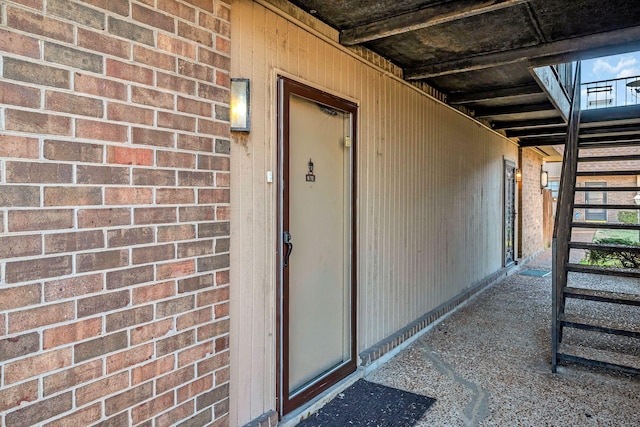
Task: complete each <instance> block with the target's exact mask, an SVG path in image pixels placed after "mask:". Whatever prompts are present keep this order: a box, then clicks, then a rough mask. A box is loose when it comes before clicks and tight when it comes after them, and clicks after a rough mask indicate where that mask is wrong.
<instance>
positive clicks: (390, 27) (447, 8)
mask: <svg viewBox="0 0 640 427" xmlns="http://www.w3.org/2000/svg"><path fill="white" fill-rule="evenodd" d="M527 1H528V0H484V1H477V0H461V1H456V2H449V3H444V4H439V5H436V6H429V7H426V8H424V9H419V10H416V11H413V12H407V13H403V14H401V15H396V16H392V17H390V18H387V19H384V20H382V21H376V22H372V23H370V24H365V25H361V26H359V27H354V28H348V29H346V30H342V31H341V32H340V43H342V44H343V45H345V46H354V45H357V44H361V43H366V42H369V41H372V40H377V39H381V38H385V37H391V36H395V35H398V34H403V33H408V32H410V31H416V30H420V29H423V28H428V27H433V26H435V25H439V24H443V23H445V22H451V21H457V20H459V19H463V18H468V17H470V16H475V15H480V14H483V13H487V12H493V11H494V10H499V9H504V8H507V7H511V6H514V5H517V4H521V3H526V2H527Z"/></svg>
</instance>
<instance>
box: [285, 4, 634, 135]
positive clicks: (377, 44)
mask: <svg viewBox="0 0 640 427" xmlns="http://www.w3.org/2000/svg"><path fill="white" fill-rule="evenodd" d="M291 2H292V3H294V4H296V5H297V6H299V7H301V8H302V9H304V10H306V11H308V12H309V13H311V14H312V15H314V16H316V17H317V18H319V19H321V20H322V21H324V22H326V23H328V24H329V25H331V26H332V27H334V28H336V29H337V30H338V31H339V32H340V42H341V43H342V44H344V45H347V46H354V45H363V46H365V47H367V48H369V49H371V50H373V51H375V52H377V53H379V54H380V55H382V56H383V57H385V58H387V59H389V60H390V61H391V62H393V63H395V64H396V65H398V66H400V67H402V68H403V70H404V77H405V79H407V80H413V81H424V82H426V83H427V84H429V85H431V86H433V87H435V88H437V89H439V90H440V91H441V92H444V93H445V94H447V95H448V102H449V103H451V104H453V105H464V106H465V107H467V108H469V109H471V110H473V111H474V112H475V115H476V117H481V118H484V119H486V120H488V121H489V122H491V123H492V125H493V126H494V127H495V128H496V129H503V130H505V131H506V132H507V135H508V136H513V137H520V135H522V134H523V133H524V134H525V135H526V136H525V138H527V145H534V143H535V142H536V141H537V139H536V138H537V137H536V136H535V132H536V129H539V130H541V132H542V135H541V139H540V142H541V145H546V144H547V143H552V142H553V143H555V144H557V141H558V140H559V139H561V138H560V137H561V136H562V134H563V132H564V130H563V129H565V127H564V126H563V125H564V120H563V119H562V116H561V114H560V113H559V112H558V111H557V110H556V109H555V107H554V106H553V104H552V103H551V102H549V101H548V100H547V97H546V94H545V92H544V91H543V90H542V89H541V88H540V87H539V86H538V83H537V81H536V80H535V79H534V77H533V75H532V73H531V71H530V69H531V68H532V67H535V66H543V65H554V64H559V63H563V62H570V61H573V60H578V59H587V58H595V57H600V56H605V55H610V54H615V53H624V52H631V51H637V50H640V2H638V0H605V1H603V0H378V1H371V0H333V1H326V0H292V1H291ZM527 132H528V133H527Z"/></svg>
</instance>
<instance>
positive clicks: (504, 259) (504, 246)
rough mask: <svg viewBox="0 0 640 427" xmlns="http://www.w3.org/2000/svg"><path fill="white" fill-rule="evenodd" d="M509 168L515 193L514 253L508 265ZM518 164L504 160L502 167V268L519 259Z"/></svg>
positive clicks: (512, 230)
mask: <svg viewBox="0 0 640 427" xmlns="http://www.w3.org/2000/svg"><path fill="white" fill-rule="evenodd" d="M507 168H511V169H513V191H512V197H513V215H512V217H511V223H512V227H511V233H512V235H513V238H512V252H513V259H512V260H511V262H509V263H507V235H506V233H507V188H508V183H507ZM515 175H516V164H515V162H513V161H512V160H507V159H504V161H503V165H502V197H503V200H502V266H503V267H509V266H510V265H513V264H514V263H515V262H516V258H517V253H516V238H517V236H518V233H517V228H516V227H517V222H516V215H518V212H517V209H516V206H517V197H516V196H517V194H518V190H517V186H518V182H517V181H516V176H515Z"/></svg>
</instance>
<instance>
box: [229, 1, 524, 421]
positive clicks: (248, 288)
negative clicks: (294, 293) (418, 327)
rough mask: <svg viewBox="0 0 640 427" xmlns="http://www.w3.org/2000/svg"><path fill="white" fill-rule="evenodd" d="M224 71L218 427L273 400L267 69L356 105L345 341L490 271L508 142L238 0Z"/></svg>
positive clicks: (398, 322)
mask: <svg viewBox="0 0 640 427" xmlns="http://www.w3.org/2000/svg"><path fill="white" fill-rule="evenodd" d="M232 20H233V22H232V28H233V31H234V34H233V36H232V50H233V52H232V76H233V77H244V78H250V79H251V91H252V93H251V95H252V97H251V103H252V130H251V133H250V134H249V135H241V134H237V135H234V138H233V144H232V156H231V159H232V165H231V173H232V180H233V186H232V197H231V206H233V210H232V241H233V244H232V248H231V263H232V266H233V268H232V269H231V271H232V273H231V274H232V278H231V283H232V286H231V288H232V296H231V307H232V314H231V321H232V325H231V336H232V342H231V350H232V382H231V387H232V390H231V395H232V402H231V408H232V409H231V411H232V419H231V425H234V424H238V425H242V424H244V423H245V422H247V421H249V420H251V419H253V418H255V417H257V416H259V415H261V414H263V413H264V412H266V411H269V410H272V409H274V408H275V387H276V366H275V363H276V361H275V348H276V334H277V331H276V317H275V316H276V311H275V310H276V308H275V301H276V275H275V274H276V273H275V256H276V255H275V247H276V237H277V236H276V235H275V230H276V227H275V225H276V206H277V205H276V203H277V194H276V184H275V183H274V184H267V183H266V179H265V176H266V173H267V171H273V172H274V177H275V172H276V150H277V143H276V110H275V106H276V100H275V99H274V96H275V93H276V91H275V83H276V82H275V75H276V71H275V70H280V71H283V72H285V73H287V74H289V75H292V76H294V77H297V78H299V79H301V80H303V81H306V82H310V83H311V84H313V85H316V86H319V87H321V88H324V89H325V90H327V91H331V92H334V93H337V94H340V95H341V96H343V97H346V98H348V99H352V100H356V101H357V102H358V103H359V105H360V110H359V118H358V119H359V123H358V141H357V144H358V159H357V164H358V178H357V182H358V193H357V210H358V223H357V232H358V251H359V253H358V278H359V283H358V310H359V313H358V322H359V324H358V349H359V350H363V349H366V348H368V347H370V346H372V345H373V344H375V343H377V342H379V341H380V340H382V339H384V338H386V337H387V336H389V335H390V334H392V333H394V332H396V331H397V330H398V329H400V328H402V327H404V326H406V325H407V324H408V323H410V322H411V321H413V320H415V319H416V318H417V317H419V316H421V315H422V314H424V313H425V312H427V311H429V310H430V309H432V308H434V307H436V306H437V305H439V304H441V303H442V302H444V301H446V300H448V299H450V298H452V297H454V296H456V295H457V294H459V293H460V292H461V291H463V290H464V289H466V288H468V287H469V286H470V285H471V284H473V283H474V282H476V281H478V280H481V279H483V278H484V277H486V276H488V275H489V274H491V273H493V272H495V271H496V270H498V269H499V268H500V267H501V261H502V246H501V244H502V243H501V242H502V197H503V196H502V167H503V158H504V157H505V156H506V157H507V158H510V159H512V160H514V161H515V160H517V149H516V147H515V146H513V145H512V144H510V143H509V142H508V141H507V140H505V139H504V138H502V137H501V136H499V135H497V134H496V133H494V132H491V131H490V130H488V129H487V128H484V127H482V126H480V125H479V124H478V123H476V122H474V121H472V120H471V119H469V118H467V117H464V116H463V115H461V114H460V113H459V112H456V111H454V110H452V109H450V108H448V107H446V106H443V105H442V104H440V103H439V102H437V101H435V100H434V99H432V98H430V97H427V96H426V95H425V94H423V93H421V92H418V91H417V90H416V89H415V88H411V87H410V86H408V85H406V84H405V83H403V82H400V81H398V80H396V79H394V78H391V77H390V76H389V75H388V74H387V73H384V72H382V71H381V70H379V69H377V68H374V67H372V66H370V65H367V64H365V63H363V61H362V60H359V59H357V58H355V57H354V56H353V55H350V54H349V53H347V52H345V51H344V50H342V49H338V48H336V47H335V46H334V45H333V44H331V43H329V42H327V41H326V39H324V38H321V37H319V36H317V35H315V34H314V33H310V32H308V31H305V30H304V29H302V28H300V27H298V26H297V25H296V24H294V23H292V22H289V21H288V20H286V19H284V18H283V17H281V16H278V15H276V14H275V13H273V12H272V11H270V10H268V9H267V8H265V7H264V6H262V5H260V4H258V3H255V2H251V1H249V0H237V1H235V2H234V4H233V17H232Z"/></svg>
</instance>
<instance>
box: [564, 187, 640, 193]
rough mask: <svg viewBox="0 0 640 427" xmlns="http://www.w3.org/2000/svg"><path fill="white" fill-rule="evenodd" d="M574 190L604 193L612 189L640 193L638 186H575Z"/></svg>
mask: <svg viewBox="0 0 640 427" xmlns="http://www.w3.org/2000/svg"><path fill="white" fill-rule="evenodd" d="M575 191H576V193H577V192H583V191H601V192H604V193H609V192H612V191H621V192H622V191H628V192H635V193H640V187H576V190H575Z"/></svg>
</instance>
